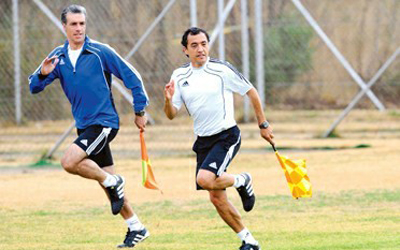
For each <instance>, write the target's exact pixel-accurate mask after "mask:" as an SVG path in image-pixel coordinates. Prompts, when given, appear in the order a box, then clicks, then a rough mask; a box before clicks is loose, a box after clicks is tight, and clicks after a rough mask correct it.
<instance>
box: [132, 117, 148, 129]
mask: <svg viewBox="0 0 400 250" xmlns="http://www.w3.org/2000/svg"><path fill="white" fill-rule="evenodd" d="M146 123H147V116H146V115H144V116H138V115H137V116H135V124H136V127H138V129H140V132H144V131H145V128H146Z"/></svg>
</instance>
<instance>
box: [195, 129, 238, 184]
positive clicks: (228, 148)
mask: <svg viewBox="0 0 400 250" xmlns="http://www.w3.org/2000/svg"><path fill="white" fill-rule="evenodd" d="M240 144H241V138H240V130H239V128H238V127H237V126H234V127H232V128H230V129H227V130H224V131H222V132H220V133H218V134H215V135H212V136H204V137H201V136H198V137H197V140H196V142H195V143H194V145H193V151H194V152H196V155H197V167H196V177H197V174H198V172H199V170H200V169H206V170H208V171H211V172H213V173H214V174H215V175H216V176H217V177H218V176H221V175H222V174H223V173H224V172H226V169H227V168H228V166H229V163H231V161H232V159H233V157H235V155H236V154H237V152H238V151H239V148H240ZM196 179H197V178H196ZM196 187H197V190H201V189H202V188H201V187H200V186H199V185H198V184H197V182H196Z"/></svg>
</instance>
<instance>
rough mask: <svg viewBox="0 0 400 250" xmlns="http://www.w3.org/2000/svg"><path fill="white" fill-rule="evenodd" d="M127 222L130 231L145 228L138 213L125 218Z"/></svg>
mask: <svg viewBox="0 0 400 250" xmlns="http://www.w3.org/2000/svg"><path fill="white" fill-rule="evenodd" d="M125 222H126V224H128V228H129V231H139V230H142V229H143V228H144V225H143V224H142V223H141V222H140V220H139V218H138V217H137V215H136V214H134V215H133V216H132V217H131V218H129V219H127V220H125Z"/></svg>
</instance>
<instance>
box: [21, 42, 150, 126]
mask: <svg viewBox="0 0 400 250" xmlns="http://www.w3.org/2000/svg"><path fill="white" fill-rule="evenodd" d="M53 55H57V56H58V58H59V62H58V64H57V66H56V68H55V69H54V70H53V71H52V72H51V73H50V74H49V75H47V76H42V75H39V73H40V70H41V66H39V68H38V69H37V70H36V71H35V72H34V73H33V74H32V75H31V76H29V87H30V91H31V93H33V94H35V93H39V92H41V91H42V90H44V88H45V87H46V86H47V85H49V84H51V83H52V82H53V81H54V79H56V78H59V79H60V82H61V86H62V89H63V90H64V93H65V95H66V96H67V97H68V100H69V101H70V103H71V109H72V114H73V116H74V119H75V122H76V127H77V128H79V129H84V128H87V127H88V126H90V125H102V126H105V127H112V128H116V129H118V128H119V117H118V114H117V111H116V109H115V105H114V101H113V97H112V93H111V82H112V76H111V74H113V75H115V76H116V77H118V78H119V79H121V80H122V81H123V82H124V84H125V86H126V87H127V88H128V89H131V90H132V94H133V107H134V110H135V112H139V111H141V110H143V109H144V108H145V107H146V106H147V105H148V97H147V94H146V91H145V89H144V86H143V82H142V78H141V76H140V74H139V73H138V72H137V71H136V70H135V68H133V66H132V65H131V64H129V63H128V62H127V61H125V60H124V59H123V58H122V57H121V56H120V55H118V54H117V52H115V50H114V49H113V48H111V47H110V46H108V45H106V44H102V43H99V42H96V41H93V40H91V39H90V38H89V37H86V39H85V44H84V45H83V48H82V52H81V54H80V55H79V58H78V60H77V62H76V65H75V66H76V67H75V68H74V67H73V66H72V64H71V61H70V60H69V56H68V40H67V41H66V42H65V44H64V45H61V46H59V47H57V48H55V49H54V50H53V51H52V52H51V53H50V54H49V55H48V57H52V56H53Z"/></svg>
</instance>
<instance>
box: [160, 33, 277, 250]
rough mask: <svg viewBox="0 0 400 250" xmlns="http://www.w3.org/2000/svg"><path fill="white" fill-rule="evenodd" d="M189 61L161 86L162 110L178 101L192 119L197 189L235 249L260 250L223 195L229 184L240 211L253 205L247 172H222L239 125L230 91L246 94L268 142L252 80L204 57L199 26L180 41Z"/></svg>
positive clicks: (170, 112) (205, 39) (169, 110)
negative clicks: (232, 235) (235, 241)
mask: <svg viewBox="0 0 400 250" xmlns="http://www.w3.org/2000/svg"><path fill="white" fill-rule="evenodd" d="M181 43H182V45H183V51H184V53H185V54H186V56H187V57H188V58H189V59H190V62H189V63H187V64H185V65H183V66H182V67H180V68H178V69H176V70H175V71H174V72H173V74H172V76H171V80H170V82H169V83H168V84H167V85H166V86H165V89H164V96H165V105H164V112H165V114H166V115H167V117H168V118H169V119H173V118H174V117H175V116H176V115H177V113H178V110H179V109H180V108H181V107H182V104H184V105H185V106H186V109H187V111H188V113H189V115H190V116H191V117H192V118H193V120H194V133H195V134H196V135H197V140H196V142H195V143H194V145H193V150H194V151H195V152H196V155H197V169H196V185H197V189H198V190H201V189H205V190H207V191H208V192H209V195H210V200H211V202H212V203H213V205H214V206H215V208H216V210H217V212H218V213H219V215H220V216H221V218H222V219H223V220H224V221H225V222H226V223H227V224H228V225H229V226H230V227H231V228H232V229H233V231H235V232H236V233H237V235H238V236H239V238H240V239H241V240H242V245H241V247H240V250H260V249H261V248H260V246H259V244H258V242H257V241H256V240H255V239H254V237H253V236H252V234H251V233H250V231H249V230H248V229H247V228H246V227H245V226H244V224H243V222H242V219H241V216H240V214H239V212H238V210H237V209H236V208H235V207H234V206H233V205H232V203H231V202H230V201H229V200H228V197H227V194H226V188H229V187H232V186H233V187H235V188H236V189H237V191H238V192H239V195H240V197H241V199H242V203H243V208H244V210H245V211H247V212H248V211H250V210H252V209H253V207H254V204H255V195H254V191H253V185H252V177H251V175H250V174H249V173H241V174H237V175H233V174H228V173H227V172H226V169H227V167H228V165H229V163H230V162H231V161H232V159H233V157H234V156H235V155H236V153H237V152H238V150H239V148H240V143H241V138H240V130H239V128H238V127H237V125H236V121H235V119H234V105H233V93H234V92H236V93H239V94H240V95H245V94H247V96H248V97H249V98H250V100H251V103H252V105H253V108H254V112H255V114H256V118H257V121H258V125H259V128H260V134H261V137H262V138H264V139H265V140H267V141H269V142H270V143H271V144H274V142H273V141H272V139H273V134H272V127H271V125H269V123H268V121H267V120H266V119H265V115H264V112H263V109H262V105H261V101H260V98H259V95H258V93H257V91H256V89H255V88H254V87H253V85H252V84H251V83H250V82H249V81H248V80H247V79H246V78H245V77H244V76H243V75H242V74H241V73H239V72H238V71H237V70H236V69H235V68H234V67H233V66H232V65H230V64H229V63H227V62H225V61H220V60H217V59H213V58H209V56H208V54H209V36H208V34H207V32H206V31H205V30H203V29H200V28H196V27H193V28H190V29H188V30H186V32H185V33H184V35H183V37H182V41H181Z"/></svg>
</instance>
